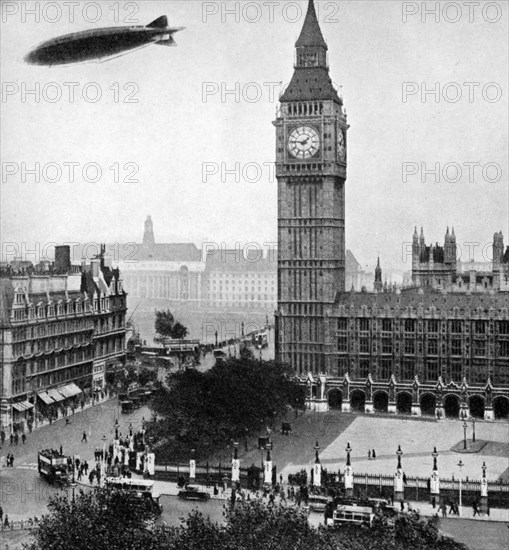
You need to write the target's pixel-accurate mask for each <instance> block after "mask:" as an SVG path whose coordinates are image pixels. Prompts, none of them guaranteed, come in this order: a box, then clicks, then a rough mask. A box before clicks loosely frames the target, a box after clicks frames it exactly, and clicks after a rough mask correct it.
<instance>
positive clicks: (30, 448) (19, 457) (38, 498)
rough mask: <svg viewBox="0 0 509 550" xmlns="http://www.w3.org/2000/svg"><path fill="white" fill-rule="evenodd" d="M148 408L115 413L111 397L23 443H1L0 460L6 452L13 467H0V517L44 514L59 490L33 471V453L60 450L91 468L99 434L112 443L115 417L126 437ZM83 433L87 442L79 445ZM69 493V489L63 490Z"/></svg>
mask: <svg viewBox="0 0 509 550" xmlns="http://www.w3.org/2000/svg"><path fill="white" fill-rule="evenodd" d="M151 414H152V413H151V412H150V410H149V409H148V407H141V408H140V409H138V410H137V411H135V412H133V413H131V414H119V406H118V399H117V398H113V399H110V400H106V401H103V402H102V403H100V404H97V405H94V406H91V407H90V408H87V409H85V410H83V411H80V412H76V413H75V414H74V415H73V416H70V417H69V418H70V420H71V423H70V424H69V425H66V424H65V419H60V420H58V421H56V422H53V424H52V425H49V424H48V425H46V426H43V427H42V428H40V429H37V430H34V431H33V432H32V433H29V434H27V440H26V443H25V444H24V445H23V444H21V443H20V444H19V445H17V446H11V445H9V444H8V443H7V444H4V446H3V448H2V449H1V450H0V457H5V456H6V455H7V454H8V453H12V454H13V455H14V468H6V467H1V468H0V505H1V506H2V508H3V511H4V515H5V514H8V516H9V519H10V520H13V521H15V520H20V519H27V518H30V517H33V516H40V515H42V514H44V513H46V512H47V501H48V497H49V496H51V495H55V494H58V493H59V492H60V489H58V488H56V487H53V486H52V485H49V484H48V483H47V482H46V481H45V480H44V479H43V478H41V477H39V474H38V472H37V453H38V451H40V450H41V449H47V448H54V449H59V448H60V445H62V447H63V452H64V454H65V455H67V456H72V455H76V456H79V458H80V460H81V461H82V462H83V461H84V460H86V461H87V462H88V463H89V464H90V465H91V466H92V467H93V466H94V465H95V460H94V450H95V448H101V449H102V448H103V441H102V437H103V435H104V436H106V444H107V445H109V444H110V443H111V442H112V441H113V437H114V434H115V427H114V425H115V420H116V419H117V418H118V421H119V431H120V433H123V434H127V433H128V431H129V425H130V424H132V426H133V430H134V431H135V432H137V431H139V430H140V429H141V425H142V420H143V417H145V418H146V419H149V418H150V417H151ZM83 432H85V433H86V434H87V442H86V443H85V442H82V438H83ZM0 464H2V465H3V464H4V460H2V459H0ZM67 490H68V491H70V489H67Z"/></svg>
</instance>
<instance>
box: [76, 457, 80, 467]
mask: <svg viewBox="0 0 509 550" xmlns="http://www.w3.org/2000/svg"><path fill="white" fill-rule="evenodd" d="M79 467H80V459H79V458H77V459H76V468H79Z"/></svg>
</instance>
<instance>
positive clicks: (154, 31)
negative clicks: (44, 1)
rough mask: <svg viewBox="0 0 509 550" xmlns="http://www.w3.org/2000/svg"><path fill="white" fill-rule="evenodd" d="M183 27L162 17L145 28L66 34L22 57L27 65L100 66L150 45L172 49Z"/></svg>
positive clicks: (113, 28)
mask: <svg viewBox="0 0 509 550" xmlns="http://www.w3.org/2000/svg"><path fill="white" fill-rule="evenodd" d="M183 29H184V27H169V26H168V19H167V17H166V16H165V15H163V16H161V17H159V18H157V19H156V20H155V21H152V23H149V24H148V25H147V26H143V25H137V26H131V27H106V28H102V29H94V30H88V31H82V32H77V33H72V34H66V35H63V36H59V37H58V38H53V39H51V40H48V41H46V42H43V43H42V44H39V46H37V47H36V48H34V49H33V50H32V51H31V52H29V53H28V54H27V55H26V56H25V61H26V62H27V63H29V64H31V65H50V66H52V65H68V64H70V63H84V62H87V61H95V62H98V63H102V62H104V61H108V60H110V59H113V58H115V57H119V56H121V55H125V54H127V53H131V52H133V51H134V50H138V49H140V48H145V47H146V46H150V45H151V44H158V45H159V46H176V43H175V40H174V39H173V35H174V33H176V32H178V31H181V30H183Z"/></svg>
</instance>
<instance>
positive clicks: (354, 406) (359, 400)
mask: <svg viewBox="0 0 509 550" xmlns="http://www.w3.org/2000/svg"><path fill="white" fill-rule="evenodd" d="M365 406H366V394H365V393H364V392H363V391H362V390H353V391H352V392H350V408H351V410H352V411H357V412H364V410H365Z"/></svg>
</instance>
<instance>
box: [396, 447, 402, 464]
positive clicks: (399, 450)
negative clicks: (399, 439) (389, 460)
mask: <svg viewBox="0 0 509 550" xmlns="http://www.w3.org/2000/svg"><path fill="white" fill-rule="evenodd" d="M396 454H397V455H398V468H399V469H401V455H402V454H403V451H402V450H401V445H398V450H397V451H396Z"/></svg>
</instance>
